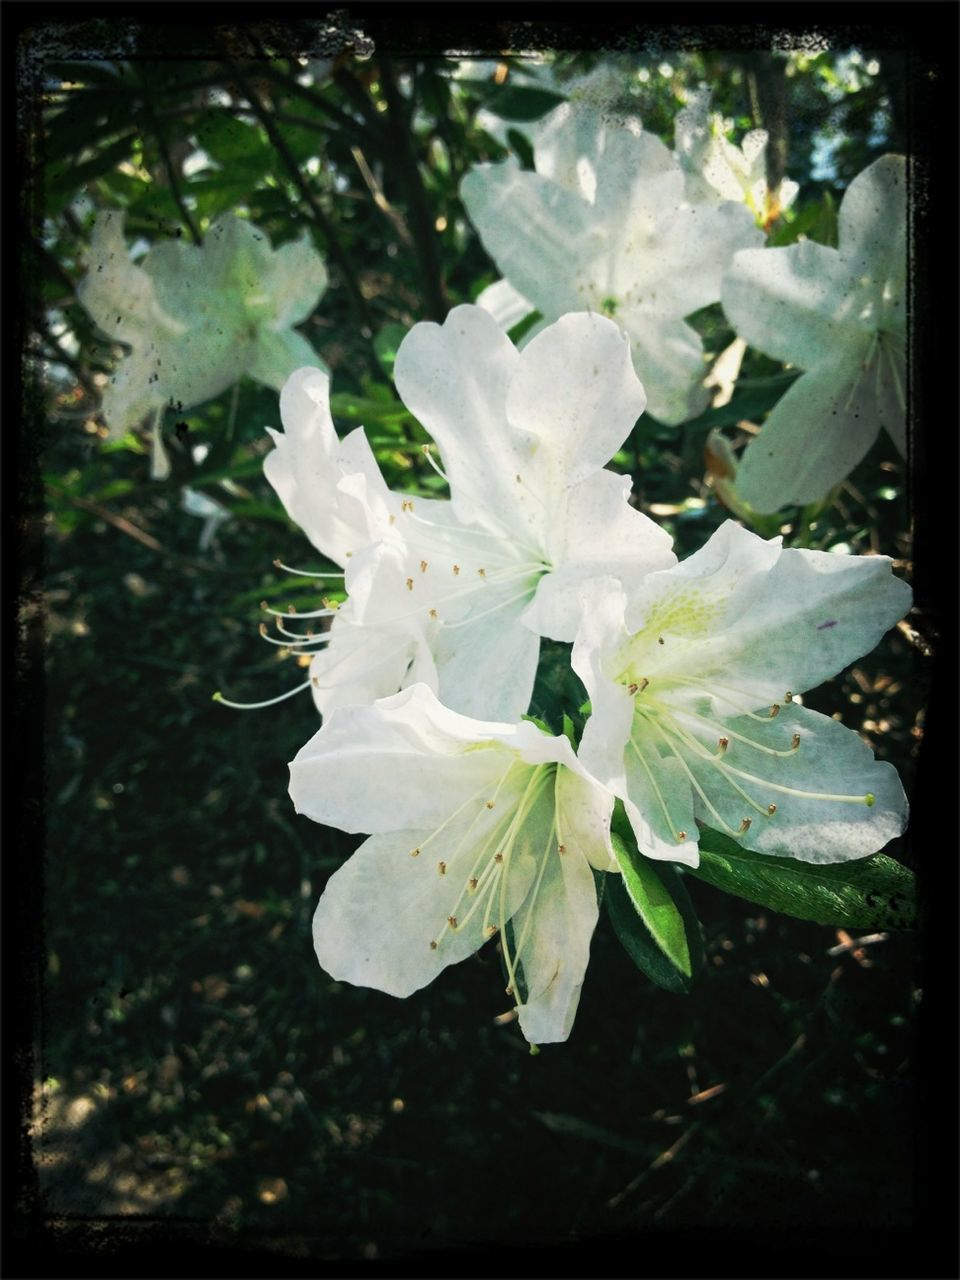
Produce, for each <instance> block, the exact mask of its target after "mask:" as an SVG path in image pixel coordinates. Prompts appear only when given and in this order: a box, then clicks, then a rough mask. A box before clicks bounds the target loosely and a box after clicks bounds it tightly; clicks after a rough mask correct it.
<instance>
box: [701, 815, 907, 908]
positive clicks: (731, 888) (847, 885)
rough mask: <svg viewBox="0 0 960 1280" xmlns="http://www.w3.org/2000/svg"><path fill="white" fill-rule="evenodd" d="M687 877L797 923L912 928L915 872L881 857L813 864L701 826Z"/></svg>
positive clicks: (877, 855)
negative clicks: (755, 850) (762, 850)
mask: <svg viewBox="0 0 960 1280" xmlns="http://www.w3.org/2000/svg"><path fill="white" fill-rule="evenodd" d="M690 873H691V875H694V876H696V877H697V878H698V879H700V880H706V881H707V883H708V884H712V885H713V886H714V887H715V888H717V889H722V890H724V892H725V893H732V894H734V895H736V897H738V898H746V900H747V901H748V902H755V903H757V904H758V905H759V906H762V907H770V908H771V909H772V910H774V911H782V912H783V913H784V914H785V915H788V916H796V917H797V919H799V920H812V921H814V922H815V923H816V924H829V925H838V926H843V927H845V928H854V929H914V928H916V923H917V903H916V882H915V878H914V874H913V872H912V871H911V870H910V869H909V868H908V867H905V866H903V865H902V864H901V863H899V862H896V861H895V860H894V859H893V858H888V857H886V855H884V854H882V853H875V854H874V855H873V856H872V857H870V858H858V859H856V860H855V861H852V862H832V863H825V864H823V865H815V864H813V863H809V862H799V861H797V860H796V859H794V858H774V857H771V856H769V855H768V854H763V853H752V852H751V851H750V850H749V849H744V848H743V847H742V846H741V845H739V844H737V843H736V841H734V840H731V839H730V838H729V837H727V836H724V835H721V834H720V833H719V832H718V831H711V830H709V829H708V828H704V829H703V830H702V831H701V834H700V865H699V866H698V867H691V869H690Z"/></svg>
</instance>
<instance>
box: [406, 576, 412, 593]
mask: <svg viewBox="0 0 960 1280" xmlns="http://www.w3.org/2000/svg"><path fill="white" fill-rule="evenodd" d="M407 590H408V591H412V590H413V579H412V578H408V579H407Z"/></svg>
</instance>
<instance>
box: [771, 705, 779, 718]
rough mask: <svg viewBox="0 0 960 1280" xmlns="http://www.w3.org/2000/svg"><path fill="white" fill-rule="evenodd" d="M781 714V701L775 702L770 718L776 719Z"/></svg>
mask: <svg viewBox="0 0 960 1280" xmlns="http://www.w3.org/2000/svg"><path fill="white" fill-rule="evenodd" d="M779 714H780V703H779V702H775V703H774V704H773V706H772V707H771V708H770V719H771V720H776V718H777V716H778V715H779Z"/></svg>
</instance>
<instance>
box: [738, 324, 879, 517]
mask: <svg viewBox="0 0 960 1280" xmlns="http://www.w3.org/2000/svg"><path fill="white" fill-rule="evenodd" d="M868 343H869V338H868V336H867V335H866V334H864V335H863V336H862V337H861V339H860V342H859V343H858V344H857V345H854V346H846V347H841V348H840V351H839V354H838V356H837V358H835V359H833V360H829V361H825V362H823V363H821V364H819V365H817V367H816V368H815V369H812V370H811V371H810V372H809V373H805V374H803V375H802V376H801V377H800V378H798V379H797V381H796V382H795V383H794V384H793V385H792V386H791V387H790V388H789V389H788V390H787V392H786V394H785V395H784V396H783V397H782V398H781V399H780V400H779V401H778V402H777V404H776V405H775V406H774V408H773V409H772V410H771V412H770V414H769V416H768V417H767V420H766V422H765V423H764V426H763V429H762V430H761V432H760V434H759V436H757V437H756V438H755V439H754V440H752V441H751V442H750V444H749V445H748V446H747V448H746V450H745V451H744V454H743V456H742V458H741V460H740V464H739V466H738V468H737V476H736V481H735V486H734V487H735V489H736V492H737V493H738V494H739V495H740V497H742V498H743V499H744V500H745V501H746V502H748V503H749V504H750V506H752V507H753V509H754V510H755V511H759V512H762V513H766V512H772V511H778V510H779V509H780V508H781V507H786V506H791V505H794V504H796V505H798V506H802V505H804V504H805V503H808V502H816V501H818V500H819V499H820V498H823V497H826V495H827V494H828V493H829V492H830V490H831V489H832V488H833V486H834V485H836V484H840V483H841V481H842V480H843V479H844V478H845V477H846V476H847V475H849V474H850V472H851V471H852V470H853V468H854V467H855V466H856V465H857V463H858V462H859V461H860V460H861V458H863V457H864V455H865V454H866V452H867V450H868V449H869V448H870V446H871V445H872V444H873V442H874V440H875V439H876V437H877V432H878V431H879V429H880V426H881V424H882V423H884V420H886V422H887V423H889V424H890V429H891V434H893V433H894V432H895V431H896V424H897V423H898V422H899V423H900V424H902V423H903V413H902V411H901V410H900V408H899V405H898V404H897V403H896V401H891V400H890V398H889V391H888V384H887V382H886V381H885V380H884V381H881V379H880V376H879V375H880V372H881V370H880V368H879V361H878V359H877V357H876V356H874V359H873V361H871V362H870V363H867V364H866V367H864V363H865V360H866V356H867V352H868ZM878 384H879V388H880V389H881V391H882V393H883V402H882V404H881V402H880V401H878V398H877V394H876V392H877V390H878Z"/></svg>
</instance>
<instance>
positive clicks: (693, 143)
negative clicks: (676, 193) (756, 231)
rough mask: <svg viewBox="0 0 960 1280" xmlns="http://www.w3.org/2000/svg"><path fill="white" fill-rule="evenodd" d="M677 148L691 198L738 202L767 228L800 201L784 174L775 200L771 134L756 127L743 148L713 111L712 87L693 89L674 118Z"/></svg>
mask: <svg viewBox="0 0 960 1280" xmlns="http://www.w3.org/2000/svg"><path fill="white" fill-rule="evenodd" d="M674 147H675V150H676V154H677V158H678V159H679V161H680V164H681V165H682V166H683V169H684V171H685V173H686V182H687V186H686V191H687V199H688V200H690V201H691V202H697V201H704V202H710V201H717V200H738V201H740V202H741V203H743V204H745V205H746V206H747V208H748V209H749V210H750V212H751V213H752V214H753V216H754V218H755V219H756V220H757V222H758V223H759V224H760V225H761V226H762V225H763V224H764V223H765V222H766V221H767V220H768V219H770V218H771V217H775V216H776V215H777V214H778V213H779V212H780V211H781V210H783V209H786V208H788V207H789V206H790V205H791V204H792V203H793V201H794V200H795V199H796V195H797V192H798V191H799V187H798V186H797V184H796V183H795V182H791V181H790V180H789V179H788V178H784V179H783V181H782V182H781V183H780V186H779V188H778V190H777V192H776V199H775V201H771V199H770V192H769V190H768V189H767V171H766V154H767V132H766V130H765V129H751V130H750V132H749V133H746V134H744V137H743V142H742V143H741V144H740V146H739V147H737V146H734V144H733V143H732V142H730V141H729V139H728V138H727V136H726V127H725V122H724V120H723V117H722V116H721V115H719V114H718V113H717V112H712V113H711V111H710V91H709V89H706V88H702V89H698V90H696V91H695V92H694V93H691V94H690V95H689V97H688V99H687V105H686V106H685V107H684V108H683V109H682V110H681V111H678V112H677V116H676V119H675V121H674Z"/></svg>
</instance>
